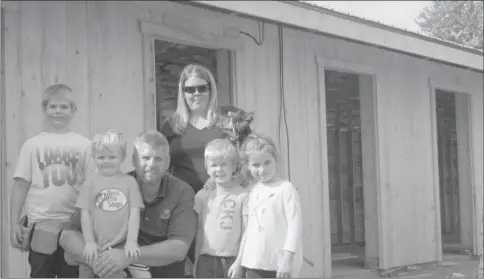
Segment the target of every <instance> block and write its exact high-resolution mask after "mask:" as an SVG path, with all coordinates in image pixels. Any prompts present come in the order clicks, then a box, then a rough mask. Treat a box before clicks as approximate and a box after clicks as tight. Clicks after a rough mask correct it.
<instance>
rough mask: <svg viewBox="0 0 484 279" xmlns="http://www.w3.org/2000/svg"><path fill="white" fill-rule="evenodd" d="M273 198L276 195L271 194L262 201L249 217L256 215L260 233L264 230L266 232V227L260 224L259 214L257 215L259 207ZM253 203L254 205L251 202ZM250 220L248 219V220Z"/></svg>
mask: <svg viewBox="0 0 484 279" xmlns="http://www.w3.org/2000/svg"><path fill="white" fill-rule="evenodd" d="M273 196H274V193H272V194H270V195H269V196H268V197H267V198H265V199H263V200H262V201H261V202H260V203H259V204H258V205H257V206H256V207H255V208H254V209H253V210H252V212H251V213H250V214H249V217H248V218H250V216H252V214H254V215H255V218H256V221H257V226H258V228H257V230H258V231H259V232H261V231H263V230H264V227H263V226H262V225H261V224H260V222H259V214H257V209H258V208H259V207H260V206H261V205H262V204H263V203H264V202H266V201H267V200H268V199H270V198H271V197H273ZM258 197H259V194H257V198H258ZM251 203H252V200H251ZM248 218H247V219H248Z"/></svg>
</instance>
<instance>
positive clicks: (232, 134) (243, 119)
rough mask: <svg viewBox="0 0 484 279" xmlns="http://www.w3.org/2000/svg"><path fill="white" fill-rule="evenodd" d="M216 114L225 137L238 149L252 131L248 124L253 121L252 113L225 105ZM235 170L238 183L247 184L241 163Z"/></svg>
mask: <svg viewBox="0 0 484 279" xmlns="http://www.w3.org/2000/svg"><path fill="white" fill-rule="evenodd" d="M217 114H218V123H217V125H218V126H219V127H220V128H221V129H222V131H223V132H224V133H225V136H226V138H227V139H228V140H230V141H231V142H232V144H233V145H235V147H237V149H239V148H240V146H241V145H242V143H243V142H244V140H245V139H246V138H247V136H248V135H250V134H251V133H252V129H251V127H250V124H251V123H252V121H254V113H253V112H246V111H244V110H243V109H240V108H236V107H234V106H231V105H225V106H220V107H219V108H218V112H217ZM236 172H237V173H238V174H237V176H238V179H239V181H240V184H241V185H242V186H244V187H245V186H247V185H248V184H249V180H248V179H247V173H246V170H245V168H244V167H243V165H239V166H238V167H237V171H236Z"/></svg>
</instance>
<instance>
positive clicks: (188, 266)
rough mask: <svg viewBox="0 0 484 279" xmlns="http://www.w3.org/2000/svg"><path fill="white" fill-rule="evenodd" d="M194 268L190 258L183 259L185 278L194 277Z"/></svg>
mask: <svg viewBox="0 0 484 279" xmlns="http://www.w3.org/2000/svg"><path fill="white" fill-rule="evenodd" d="M194 270H195V267H194V265H193V263H192V260H190V258H188V257H186V258H185V277H187V278H192V277H195V276H194V275H195V272H194Z"/></svg>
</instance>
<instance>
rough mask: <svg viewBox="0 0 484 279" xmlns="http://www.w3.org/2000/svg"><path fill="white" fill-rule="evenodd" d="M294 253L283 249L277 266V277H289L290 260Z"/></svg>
mask: <svg viewBox="0 0 484 279" xmlns="http://www.w3.org/2000/svg"><path fill="white" fill-rule="evenodd" d="M293 258H294V254H293V253H292V252H289V251H287V250H284V252H283V255H282V259H281V261H280V262H279V265H278V267H277V275H276V276H277V278H291V269H292V260H293Z"/></svg>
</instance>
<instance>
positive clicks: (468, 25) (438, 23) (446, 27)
mask: <svg viewBox="0 0 484 279" xmlns="http://www.w3.org/2000/svg"><path fill="white" fill-rule="evenodd" d="M482 17H483V1H433V2H432V4H431V5H430V6H428V7H425V8H424V9H423V11H422V12H421V13H420V15H419V16H418V17H417V18H416V19H415V22H416V23H417V24H418V25H419V26H420V28H421V30H422V31H423V32H424V33H426V34H427V35H429V36H431V37H436V38H439V39H443V40H446V41H450V42H455V43H459V44H462V45H466V46H471V47H474V48H478V49H481V50H482V46H483V35H482V29H483V21H482Z"/></svg>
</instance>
